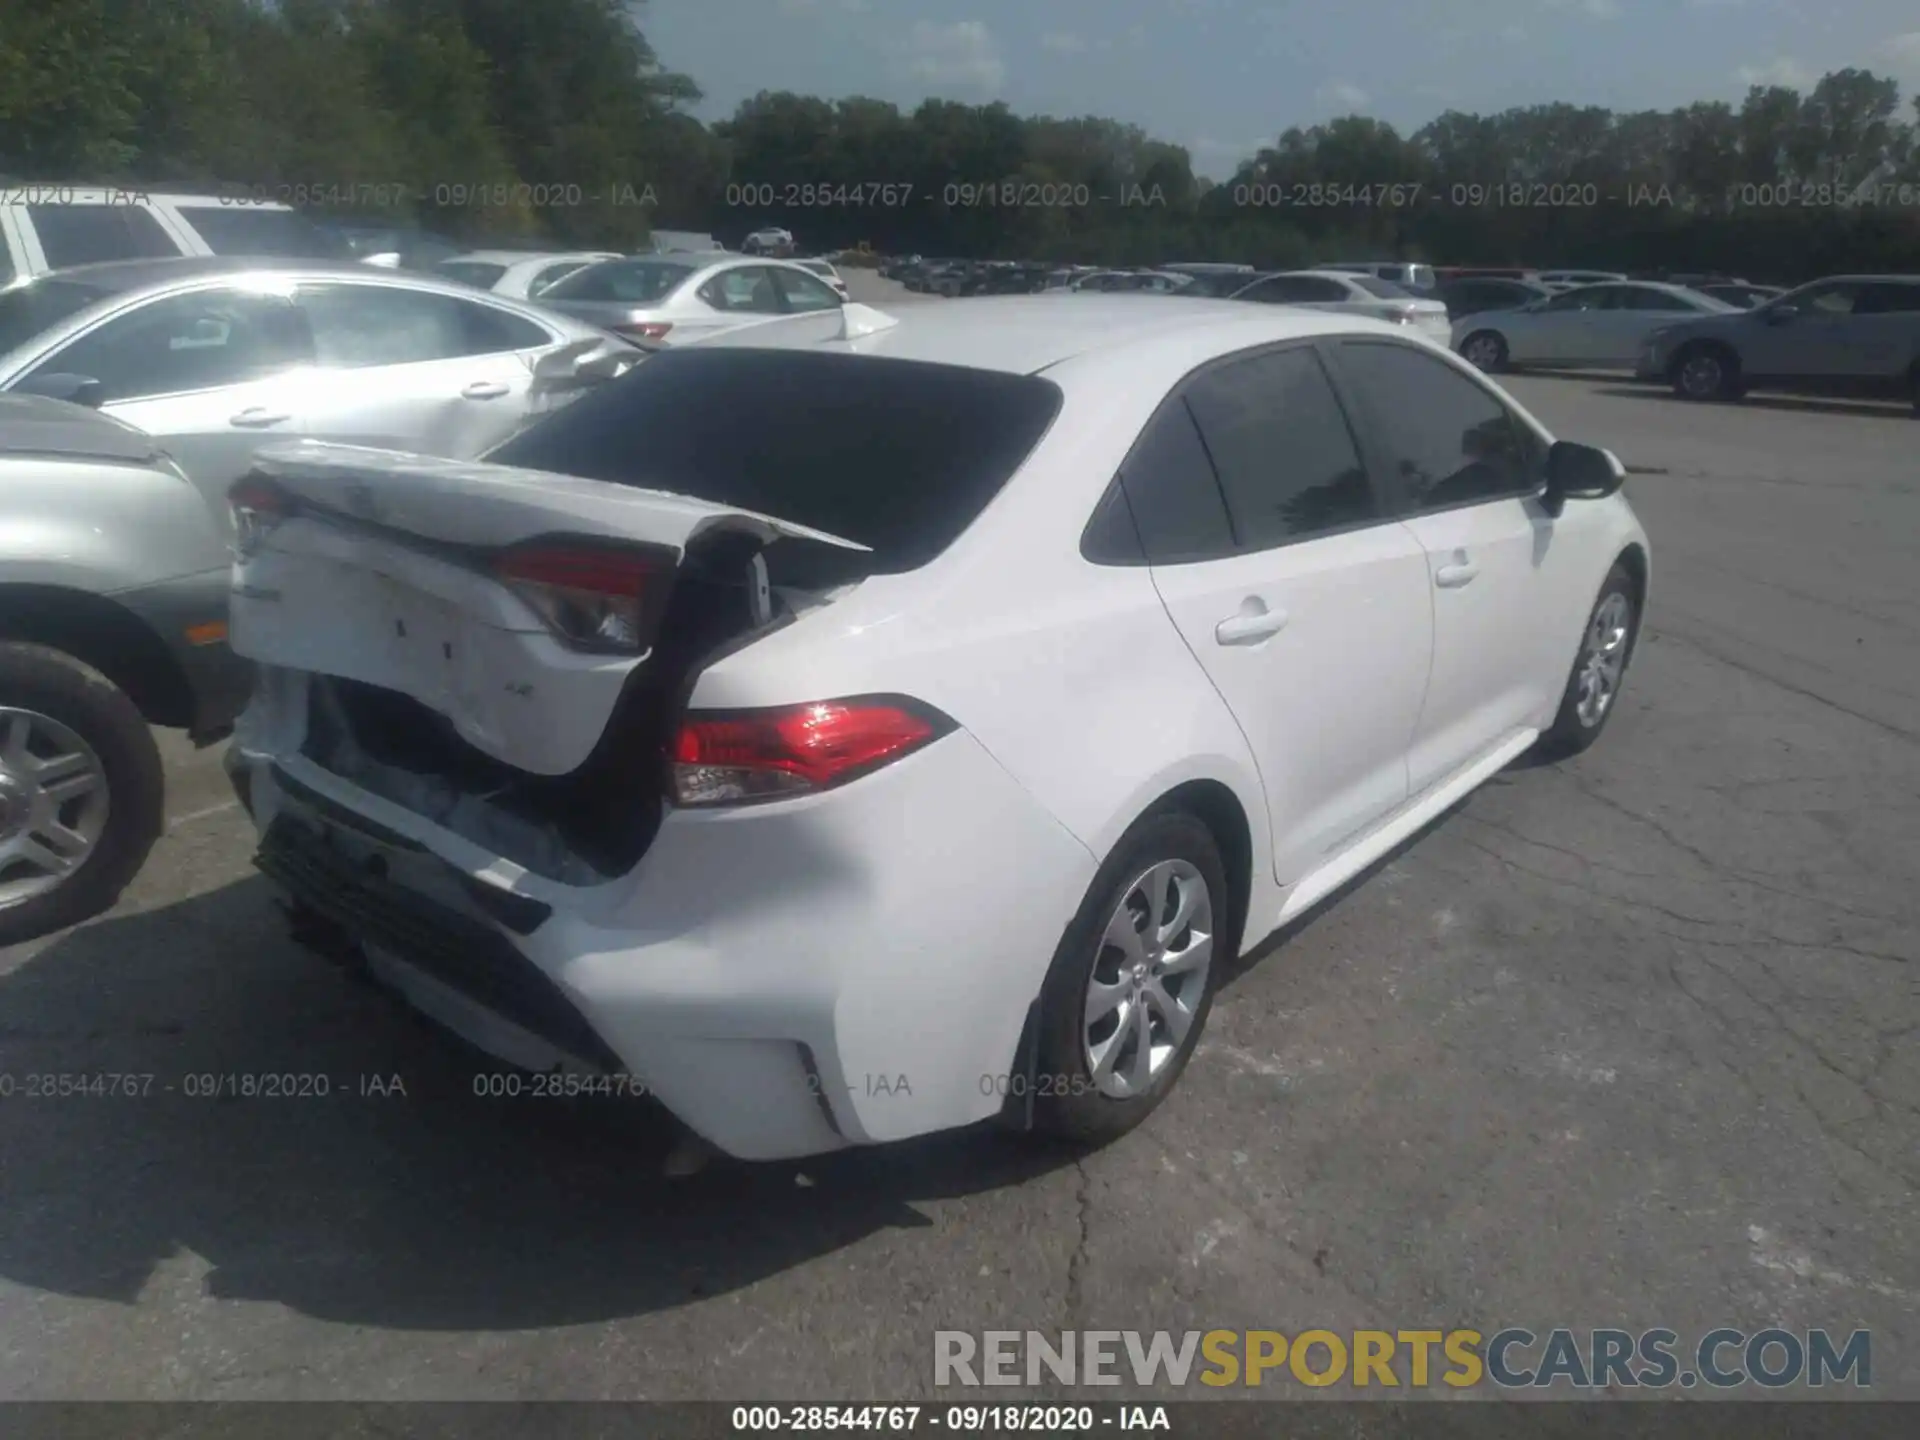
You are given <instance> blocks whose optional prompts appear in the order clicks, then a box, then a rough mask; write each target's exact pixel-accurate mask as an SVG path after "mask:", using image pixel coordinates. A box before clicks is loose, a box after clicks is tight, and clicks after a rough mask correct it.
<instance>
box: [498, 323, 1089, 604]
mask: <svg viewBox="0 0 1920 1440" xmlns="http://www.w3.org/2000/svg"><path fill="white" fill-rule="evenodd" d="M1060 403H1061V397H1060V392H1059V390H1058V389H1057V388H1056V387H1055V386H1054V385H1053V384H1052V383H1051V382H1049V381H1046V380H1040V379H1037V378H1035V377H1032V376H1026V375H1007V374H1002V373H1000V372H997V371H990V370H975V369H969V368H965V367H961V366H950V365H932V364H925V363H921V362H915V361H903V360H886V359H880V358H877V357H874V356H864V355H827V354H817V353H807V352H799V351H785V350H752V349H746V348H731V347H730V348H726V349H716V350H700V349H697V348H689V349H685V350H675V351H666V352H663V353H661V354H658V355H655V356H653V358H651V359H650V360H648V361H646V362H645V363H644V364H642V365H640V366H639V367H638V368H637V369H635V370H634V371H632V372H631V373H630V374H628V375H626V376H624V377H622V378H621V379H619V380H616V381H614V382H612V383H611V384H608V385H603V386H601V387H600V388H599V389H597V390H594V391H592V392H590V393H589V394H587V395H585V396H583V397H582V398H581V399H579V400H576V401H574V402H573V403H572V404H571V405H569V406H567V408H566V409H564V410H561V411H559V412H557V413H556V414H554V415H552V416H551V417H549V418H548V419H546V420H543V421H541V422H539V423H538V424H535V425H533V426H531V427H530V428H528V429H526V430H523V431H522V432H520V434H518V435H516V436H514V437H513V438H512V439H511V440H509V441H507V442H506V444H504V445H502V446H500V447H499V448H498V449H497V450H495V451H493V452H492V453H491V454H490V455H488V456H487V458H488V459H489V460H492V461H495V462H497V463H499V464H502V465H522V466H527V467H529V468H532V469H536V470H553V471H557V472H559V473H561V474H566V475H582V476H585V477H587V478H589V479H593V480H607V481H612V482H614V483H615V484H621V485H635V486H640V487H643V488H647V489H654V490H667V491H672V492H674V493H676V494H681V495H690V496H694V497H696V498H698V499H702V500H711V501H714V502H716V503H719V504H724V505H734V506H738V507H740V508H742V509H746V510H757V511H759V512H761V513H762V514H766V515H773V516H777V517H779V518H780V519H783V520H791V521H794V522H796V523H798V524H802V525H810V526H813V527H814V528H815V529H819V530H825V531H827V532H828V533H829V534H832V535H839V536H842V537H844V538H845V539H848V540H856V541H858V542H860V543H861V544H863V545H867V546H870V547H871V548H872V551H873V553H872V554H871V555H864V556H857V557H854V556H849V557H847V560H846V562H845V563H846V564H848V565H850V566H852V568H853V569H856V570H858V571H859V572H861V573H864V574H897V573H901V572H904V571H908V570H914V569H917V568H919V567H920V566H922V565H924V564H926V563H927V562H928V561H929V560H932V559H933V558H934V557H935V556H937V555H938V554H939V553H940V552H941V551H942V550H945V549H946V548H947V546H948V545H950V544H952V543H953V541H954V540H956V539H958V538H959V536H960V533H961V532H962V531H963V530H965V529H966V528H967V526H968V525H970V524H972V523H973V521H974V519H975V517H976V516H978V515H979V514H980V512H981V511H982V510H983V509H985V508H986V506H987V503H988V502H989V501H990V500H992V499H993V497H994V496H995V495H997V494H998V493H999V492H1000V489H1001V487H1002V486H1004V485H1005V484H1006V482H1007V480H1008V479H1009V478H1011V476H1012V475H1013V473H1014V471H1015V470H1017V469H1019V468H1020V465H1021V463H1022V462H1023V461H1024V460H1025V459H1026V457H1027V455H1028V454H1029V453H1030V452H1031V451H1032V449H1033V447H1034V446H1035V445H1036V444H1037V443H1038V442H1039V440H1040V437H1041V436H1042V435H1043V434H1045V433H1046V429H1047V427H1048V426H1049V425H1050V424H1052V422H1053V418H1054V416H1055V415H1056V414H1057V413H1058V412H1059V409H1060ZM819 548H823V547H811V546H809V547H797V546H775V547H774V548H773V550H772V552H770V553H769V556H768V561H769V564H770V566H772V567H773V568H774V570H775V571H776V572H778V573H779V574H781V575H782V576H784V577H785V578H787V579H789V580H792V581H796V582H800V583H804V582H803V581H802V577H801V576H800V575H799V574H798V573H797V572H796V571H795V570H794V569H791V568H788V567H789V566H791V565H794V564H800V563H811V562H809V561H803V560H801V559H800V553H801V551H802V550H804V551H806V552H808V554H809V555H810V556H811V560H812V561H818V560H819V559H820V558H821V557H819V556H818V555H817V553H816V552H817V550H818V549H819ZM783 552H791V553H783Z"/></svg>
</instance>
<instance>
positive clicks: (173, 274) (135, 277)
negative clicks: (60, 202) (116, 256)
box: [36, 255, 394, 295]
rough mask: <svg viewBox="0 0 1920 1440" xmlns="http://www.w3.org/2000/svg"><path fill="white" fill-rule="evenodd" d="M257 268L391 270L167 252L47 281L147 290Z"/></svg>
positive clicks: (105, 290) (115, 290)
mask: <svg viewBox="0 0 1920 1440" xmlns="http://www.w3.org/2000/svg"><path fill="white" fill-rule="evenodd" d="M256 270H287V271H295V272H298V273H299V274H302V275H339V276H344V277H348V278H351V279H355V280H365V279H369V278H371V277H374V276H377V275H382V274H385V275H387V276H391V275H392V274H393V273H394V272H392V271H380V270H378V269H376V268H375V267H373V266H369V265H362V264H360V263H359V262H357V261H353V260H302V259H298V258H294V257H289V256H286V255H164V256H157V257H154V258H152V259H146V260H103V261H101V262H99V263H98V264H94V265H73V266H69V267H68V268H67V269H65V270H50V271H48V272H47V273H46V274H45V275H44V276H40V277H36V278H38V279H47V280H69V281H72V282H73V283H75V284H78V285H85V286H87V287H89V288H90V289H94V290H98V291H100V292H101V293H102V294H103V295H113V294H121V293H124V292H126V291H129V290H144V289H147V288H148V287H149V286H163V285H171V284H173V283H175V282H176V281H180V280H198V279H200V278H202V277H205V276H215V275H244V274H248V273H251V272H253V271H256Z"/></svg>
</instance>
